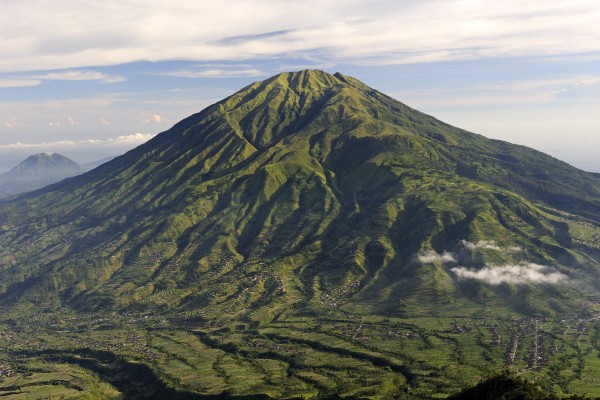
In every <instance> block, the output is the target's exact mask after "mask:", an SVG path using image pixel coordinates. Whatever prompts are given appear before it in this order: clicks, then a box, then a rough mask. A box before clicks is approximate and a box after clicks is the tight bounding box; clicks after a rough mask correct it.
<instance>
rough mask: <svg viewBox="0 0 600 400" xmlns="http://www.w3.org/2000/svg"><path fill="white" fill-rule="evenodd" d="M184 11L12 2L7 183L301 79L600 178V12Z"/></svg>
mask: <svg viewBox="0 0 600 400" xmlns="http://www.w3.org/2000/svg"><path fill="white" fill-rule="evenodd" d="M172 3H173V2H170V3H169V2H167V1H161V0H153V1H149V0H146V1H142V0H118V1H117V0H104V1H102V2H81V1H74V0H54V1H45V0H44V1H42V0H22V1H18V2H15V1H11V0H0V7H1V8H0V10H1V11H2V12H1V13H0V172H1V171H4V170H7V169H9V168H10V167H12V166H13V165H15V164H16V163H17V162H18V161H20V160H21V159H23V158H25V156H27V155H29V154H32V153H36V152H60V153H62V154H64V155H66V156H68V157H71V158H73V159H74V160H76V161H80V162H86V161H92V160H96V159H100V158H103V157H105V156H110V155H116V154H120V153H122V152H124V151H126V150H128V149H130V148H132V147H134V146H136V145H139V144H140V143H142V142H143V141H145V140H148V139H149V138H151V137H152V136H153V135H155V134H157V133H159V132H161V131H164V130H166V129H168V128H169V127H170V126H171V125H173V124H174V123H175V122H177V121H178V120H180V119H181V118H184V117H186V116H188V115H190V114H192V113H195V112H198V111H200V110H201V109H203V108H204V107H206V106H207V105H209V104H211V103H213V102H216V101H218V100H220V99H222V98H223V97H226V96H228V95H230V94H232V93H233V92H235V91H236V90H238V89H240V88H241V87H243V86H245V85H247V84H248V83H250V82H253V81H255V80H260V79H264V78H267V77H269V76H271V75H274V74H276V73H278V72H282V71H292V70H299V69H304V68H318V69H322V70H325V71H329V72H337V71H339V72H342V73H344V74H346V75H351V76H354V77H356V78H358V79H360V80H362V81H364V82H365V83H367V84H368V85H370V86H372V87H374V88H376V89H378V90H380V91H382V92H384V93H386V94H389V95H391V96H392V97H395V98H397V99H398V100H400V101H402V102H404V103H406V104H408V105H409V106H412V107H414V108H417V109H419V110H421V111H423V112H426V113H428V114H431V115H434V116H435V117H437V118H439V119H441V120H443V121H445V122H448V123H451V124H453V125H456V126H459V127H461V128H464V129H467V130H470V131H473V132H476V133H480V134H483V135H485V136H488V137H492V138H497V139H503V140H508V141H510V142H513V143H519V144H524V145H527V146H530V147H534V148H537V149H539V150H542V151H544V152H547V153H549V154H551V155H553V156H555V157H557V158H560V159H562V160H565V161H567V162H569V163H571V164H573V165H575V166H577V167H580V168H583V169H586V170H590V171H596V172H600V160H599V159H598V158H599V157H598V150H597V149H600V118H599V117H598V115H599V114H600V30H598V29H597V25H598V21H600V2H598V1H587V0H572V1H569V2H564V1H555V0H545V1H537V0H530V1H527V2H522V1H516V0H504V1H490V0H452V1H450V0H443V1H442V0H421V1H415V0H408V1H400V0H396V1H383V0H375V1H374V0H371V1H358V0H348V1H346V2H344V3H343V5H341V2H339V1H329V0H319V1H313V0H304V1H294V2H290V1H284V0H269V1H266V0H252V1H250V0H245V1H241V0H231V1H227V2H220V3H216V2H204V1H183V0H182V1H178V2H176V3H177V4H176V5H173V4H172ZM524 3H526V4H524Z"/></svg>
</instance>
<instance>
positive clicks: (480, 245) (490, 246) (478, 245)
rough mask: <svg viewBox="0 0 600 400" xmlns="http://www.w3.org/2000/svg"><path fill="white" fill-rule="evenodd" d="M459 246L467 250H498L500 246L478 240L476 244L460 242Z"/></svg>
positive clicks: (491, 241) (465, 241)
mask: <svg viewBox="0 0 600 400" xmlns="http://www.w3.org/2000/svg"><path fill="white" fill-rule="evenodd" d="M460 244H461V245H462V246H463V247H464V248H466V249H469V250H476V249H488V250H500V246H498V245H497V244H496V242H494V241H493V240H480V241H478V242H476V243H473V242H469V241H467V240H461V241H460Z"/></svg>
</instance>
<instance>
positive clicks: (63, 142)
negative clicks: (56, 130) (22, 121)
mask: <svg viewBox="0 0 600 400" xmlns="http://www.w3.org/2000/svg"><path fill="white" fill-rule="evenodd" d="M76 144H77V142H75V141H72V140H57V141H54V142H47V143H21V142H16V143H11V144H3V145H0V149H1V150H11V149H37V148H42V147H71V146H75V145H76Z"/></svg>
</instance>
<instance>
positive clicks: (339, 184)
mask: <svg viewBox="0 0 600 400" xmlns="http://www.w3.org/2000/svg"><path fill="white" fill-rule="evenodd" d="M34 160H35V159H34ZM73 172H75V166H73ZM0 223H2V224H3V225H4V226H5V229H4V231H3V233H2V234H0V240H2V241H3V242H4V243H6V245H5V247H4V248H3V249H4V250H3V251H4V253H6V252H7V251H9V252H10V253H11V258H10V259H11V260H12V261H11V262H10V263H9V264H8V265H6V266H5V267H4V273H3V275H2V278H1V280H2V287H3V290H2V293H1V294H0V296H1V298H2V300H3V301H4V303H5V304H11V303H14V302H21V301H27V302H29V301H32V302H44V303H47V302H48V301H54V302H60V303H63V304H70V305H72V306H76V307H82V308H85V309H90V308H94V309H96V308H108V309H110V308H123V307H131V306H132V305H134V304H138V305H143V306H144V307H146V308H152V307H154V306H159V305H160V307H163V306H164V305H165V300H164V299H165V297H164V296H168V299H169V300H168V302H167V303H166V304H167V305H168V307H171V308H172V309H173V312H176V313H188V314H190V313H194V312H197V311H198V310H203V311H202V312H203V313H207V312H214V313H217V314H219V315H223V314H224V311H223V310H224V309H225V308H228V307H233V303H232V304H229V302H227V301H225V302H223V303H215V302H214V301H213V300H211V298H210V297H208V296H209V295H208V293H209V292H210V291H211V290H214V288H215V287H221V286H222V285H236V284H237V283H236V282H238V281H239V274H242V275H244V274H249V273H250V272H248V271H250V270H255V269H258V270H259V271H262V272H261V273H263V274H268V276H269V277H270V278H269V282H270V283H269V284H266V283H265V286H264V287H262V286H261V287H254V288H253V289H252V290H253V291H256V294H255V295H253V296H251V297H250V298H248V299H247V300H246V301H245V302H242V303H236V305H235V307H238V309H239V312H240V313H242V314H243V315H246V318H253V315H257V314H255V313H254V312H253V311H252V310H253V309H254V308H255V307H258V306H259V304H260V305H261V307H268V308H273V309H277V308H281V307H290V306H291V305H293V304H304V306H303V307H305V308H306V309H307V310H308V309H317V310H318V309H320V308H321V307H329V306H331V304H335V305H336V306H338V307H339V306H340V304H346V305H347V306H348V307H349V306H350V305H351V304H355V305H360V307H367V308H368V309H370V310H373V312H382V313H392V314H407V313H408V314H410V313H413V312H416V313H422V312H428V311H427V310H431V311H432V312H433V311H436V312H439V311H440V310H443V309H447V310H452V309H461V310H463V311H464V310H471V311H472V312H475V311H478V310H479V311H486V312H488V311H490V309H493V310H504V311H506V312H516V313H519V314H525V315H531V314H546V315H547V314H555V313H561V312H566V311H568V310H573V309H574V307H578V304H579V299H580V298H581V296H585V294H587V293H593V291H594V290H596V289H597V288H598V282H599V281H600V273H599V271H600V269H599V265H600V264H599V263H598V261H597V260H598V258H597V255H595V254H597V247H594V246H596V245H594V244H593V243H592V242H593V240H592V237H593V234H594V232H596V231H594V229H597V226H598V223H600V179H599V178H598V176H597V175H594V174H590V173H586V172H583V171H580V170H578V169H576V168H574V167H571V166H569V165H567V164H566V163H563V162H561V161H559V160H557V159H555V158H552V157H550V156H548V155H545V154H543V153H540V152H538V151H535V150H532V149H529V148H526V147H523V146H516V145H513V144H510V143H507V142H502V141H497V140H490V139H487V138H485V137H483V136H479V135H476V134H473V133H469V132H466V131H464V130H461V129H458V128H455V127H452V126H450V125H447V124H445V123H443V122H441V121H438V120H437V119H435V118H433V117H430V116H428V115H425V114H422V113H420V112H418V111H416V110H413V109H411V108H409V107H407V106H406V105H404V104H402V103H400V102H398V101H396V100H394V99H392V98H390V97H388V96H386V95H384V94H382V93H379V92H377V91H376V90H374V89H372V88H370V87H368V86H366V85H365V84H363V83H361V82H359V81H357V80H356V79H353V78H350V77H348V76H345V75H342V74H339V73H338V74H335V75H331V74H327V73H324V72H320V71H302V72H298V73H284V74H280V75H277V76H274V77H272V78H270V79H267V80H265V81H261V82H256V83H254V84H252V85H250V86H248V87H246V88H244V89H242V90H241V91H239V92H238V93H236V94H234V95H232V96H231V97H229V98H227V99H225V100H223V101H221V102H219V103H217V104H215V105H213V106H210V107H208V108H207V109H205V110H204V111H202V112H200V113H198V114H196V115H193V116H191V117H189V118H187V119H185V120H183V121H181V122H180V123H178V124H176V125H175V126H174V127H173V128H171V129H169V130H168V131H166V132H164V133H162V134H160V135H158V136H157V137H156V138H154V139H152V140H151V141H149V142H148V143H146V144H144V145H142V146H140V147H138V148H136V149H134V150H132V151H130V152H128V153H127V154H125V155H123V156H121V157H118V158H116V159H114V160H112V161H110V162H108V163H106V164H104V165H102V166H100V167H99V168H97V169H95V170H94V171H91V172H89V173H87V174H85V175H82V176H79V177H75V178H72V179H69V180H65V181H63V182H61V183H58V184H55V185H53V186H50V187H48V188H46V189H44V190H43V191H42V192H36V193H35V194H32V195H29V196H27V197H25V198H21V199H20V200H19V201H18V202H13V203H9V204H6V205H4V206H2V207H1V208H0ZM585 224H588V225H585ZM40 226H45V227H46V228H44V229H42V230H40V228H39V227H40ZM586 226H587V228H586ZM592 227H593V228H592ZM15 232H20V234H19V235H16V234H15ZM25 232H29V233H25ZM38 235H44V237H45V239H44V240H43V241H40V240H37V241H35V240H34V239H35V238H36V237H38ZM586 235H590V239H589V240H587V239H586V237H587V236H586ZM75 237H77V238H79V239H78V240H77V241H76V242H74V243H73V244H71V245H68V246H66V245H61V243H63V244H64V243H70V242H69V240H71V239H72V238H75ZM31 241H33V242H34V243H35V245H32V244H30V245H29V246H28V247H27V248H28V251H27V252H23V251H22V250H21V249H22V248H24V247H25V246H24V243H30V242H31ZM0 256H2V254H0ZM257 263H259V264H257ZM256 265H264V267H257V266H256ZM244 271H246V272H244ZM265 276H266V275H265ZM570 281H578V282H583V283H581V284H579V285H570V284H567V283H568V282H570ZM335 293H337V295H334V294H335ZM299 302H300V303H299ZM207 310H209V311H207ZM261 318H262V317H261Z"/></svg>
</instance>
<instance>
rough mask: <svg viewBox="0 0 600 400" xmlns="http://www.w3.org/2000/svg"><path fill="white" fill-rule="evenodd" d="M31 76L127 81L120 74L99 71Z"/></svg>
mask: <svg viewBox="0 0 600 400" xmlns="http://www.w3.org/2000/svg"><path fill="white" fill-rule="evenodd" d="M31 78H34V79H41V80H49V81H99V82H101V83H118V82H123V81H125V78H123V77H122V76H119V75H107V74H105V73H103V72H98V71H62V72H49V73H47V74H43V75H33V76H32V77H31Z"/></svg>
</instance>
